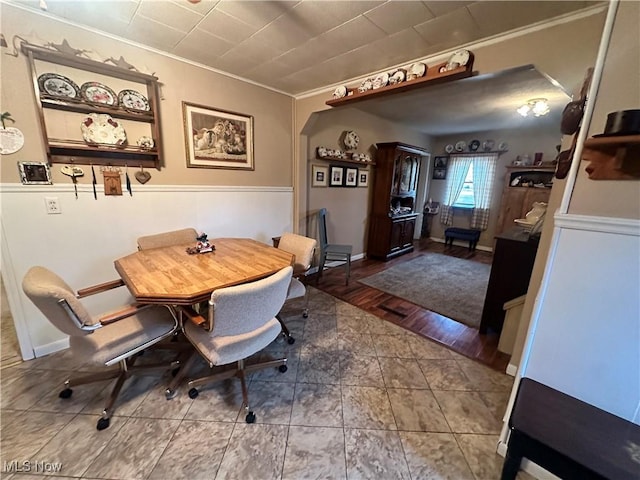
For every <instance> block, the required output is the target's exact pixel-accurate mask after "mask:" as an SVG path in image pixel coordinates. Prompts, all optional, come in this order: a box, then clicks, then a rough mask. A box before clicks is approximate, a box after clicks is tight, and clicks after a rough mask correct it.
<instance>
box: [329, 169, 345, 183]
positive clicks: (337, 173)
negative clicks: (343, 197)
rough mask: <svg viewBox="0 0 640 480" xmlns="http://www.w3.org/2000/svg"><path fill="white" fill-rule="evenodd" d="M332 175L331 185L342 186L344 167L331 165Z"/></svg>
mask: <svg viewBox="0 0 640 480" xmlns="http://www.w3.org/2000/svg"><path fill="white" fill-rule="evenodd" d="M330 174H331V177H330V178H329V186H330V187H341V186H342V185H343V183H344V167H339V166H338V165H331V171H330Z"/></svg>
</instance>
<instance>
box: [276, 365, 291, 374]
mask: <svg viewBox="0 0 640 480" xmlns="http://www.w3.org/2000/svg"><path fill="white" fill-rule="evenodd" d="M288 369H289V367H287V366H286V365H280V366H279V367H278V370H280V373H284V372H286V371H287V370H288Z"/></svg>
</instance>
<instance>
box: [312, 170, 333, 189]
mask: <svg viewBox="0 0 640 480" xmlns="http://www.w3.org/2000/svg"><path fill="white" fill-rule="evenodd" d="M311 175H312V178H311V186H312V187H326V186H327V185H328V182H327V177H328V176H329V167H327V166H324V165H312V166H311Z"/></svg>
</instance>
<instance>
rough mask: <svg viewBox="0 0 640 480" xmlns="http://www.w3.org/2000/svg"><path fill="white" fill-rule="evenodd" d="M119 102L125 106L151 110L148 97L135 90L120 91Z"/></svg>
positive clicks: (139, 109)
mask: <svg viewBox="0 0 640 480" xmlns="http://www.w3.org/2000/svg"><path fill="white" fill-rule="evenodd" d="M118 102H119V103H120V105H121V106H122V107H124V108H130V109H131V110H138V111H141V112H148V111H149V110H151V107H150V106H149V101H148V100H147V97H145V96H144V95H142V94H141V93H139V92H136V91H135V90H122V91H121V92H120V93H118Z"/></svg>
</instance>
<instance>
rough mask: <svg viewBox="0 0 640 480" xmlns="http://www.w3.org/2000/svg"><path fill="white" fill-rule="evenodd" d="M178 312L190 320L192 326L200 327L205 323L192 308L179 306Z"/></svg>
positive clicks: (204, 319)
mask: <svg viewBox="0 0 640 480" xmlns="http://www.w3.org/2000/svg"><path fill="white" fill-rule="evenodd" d="M180 310H181V311H182V312H183V313H184V314H185V315H186V316H187V318H188V319H189V320H191V321H192V322H193V323H194V324H196V325H198V326H200V325H204V324H206V323H207V319H206V318H204V317H203V316H202V315H200V314H199V313H198V312H196V311H195V310H194V309H193V307H188V306H180Z"/></svg>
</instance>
